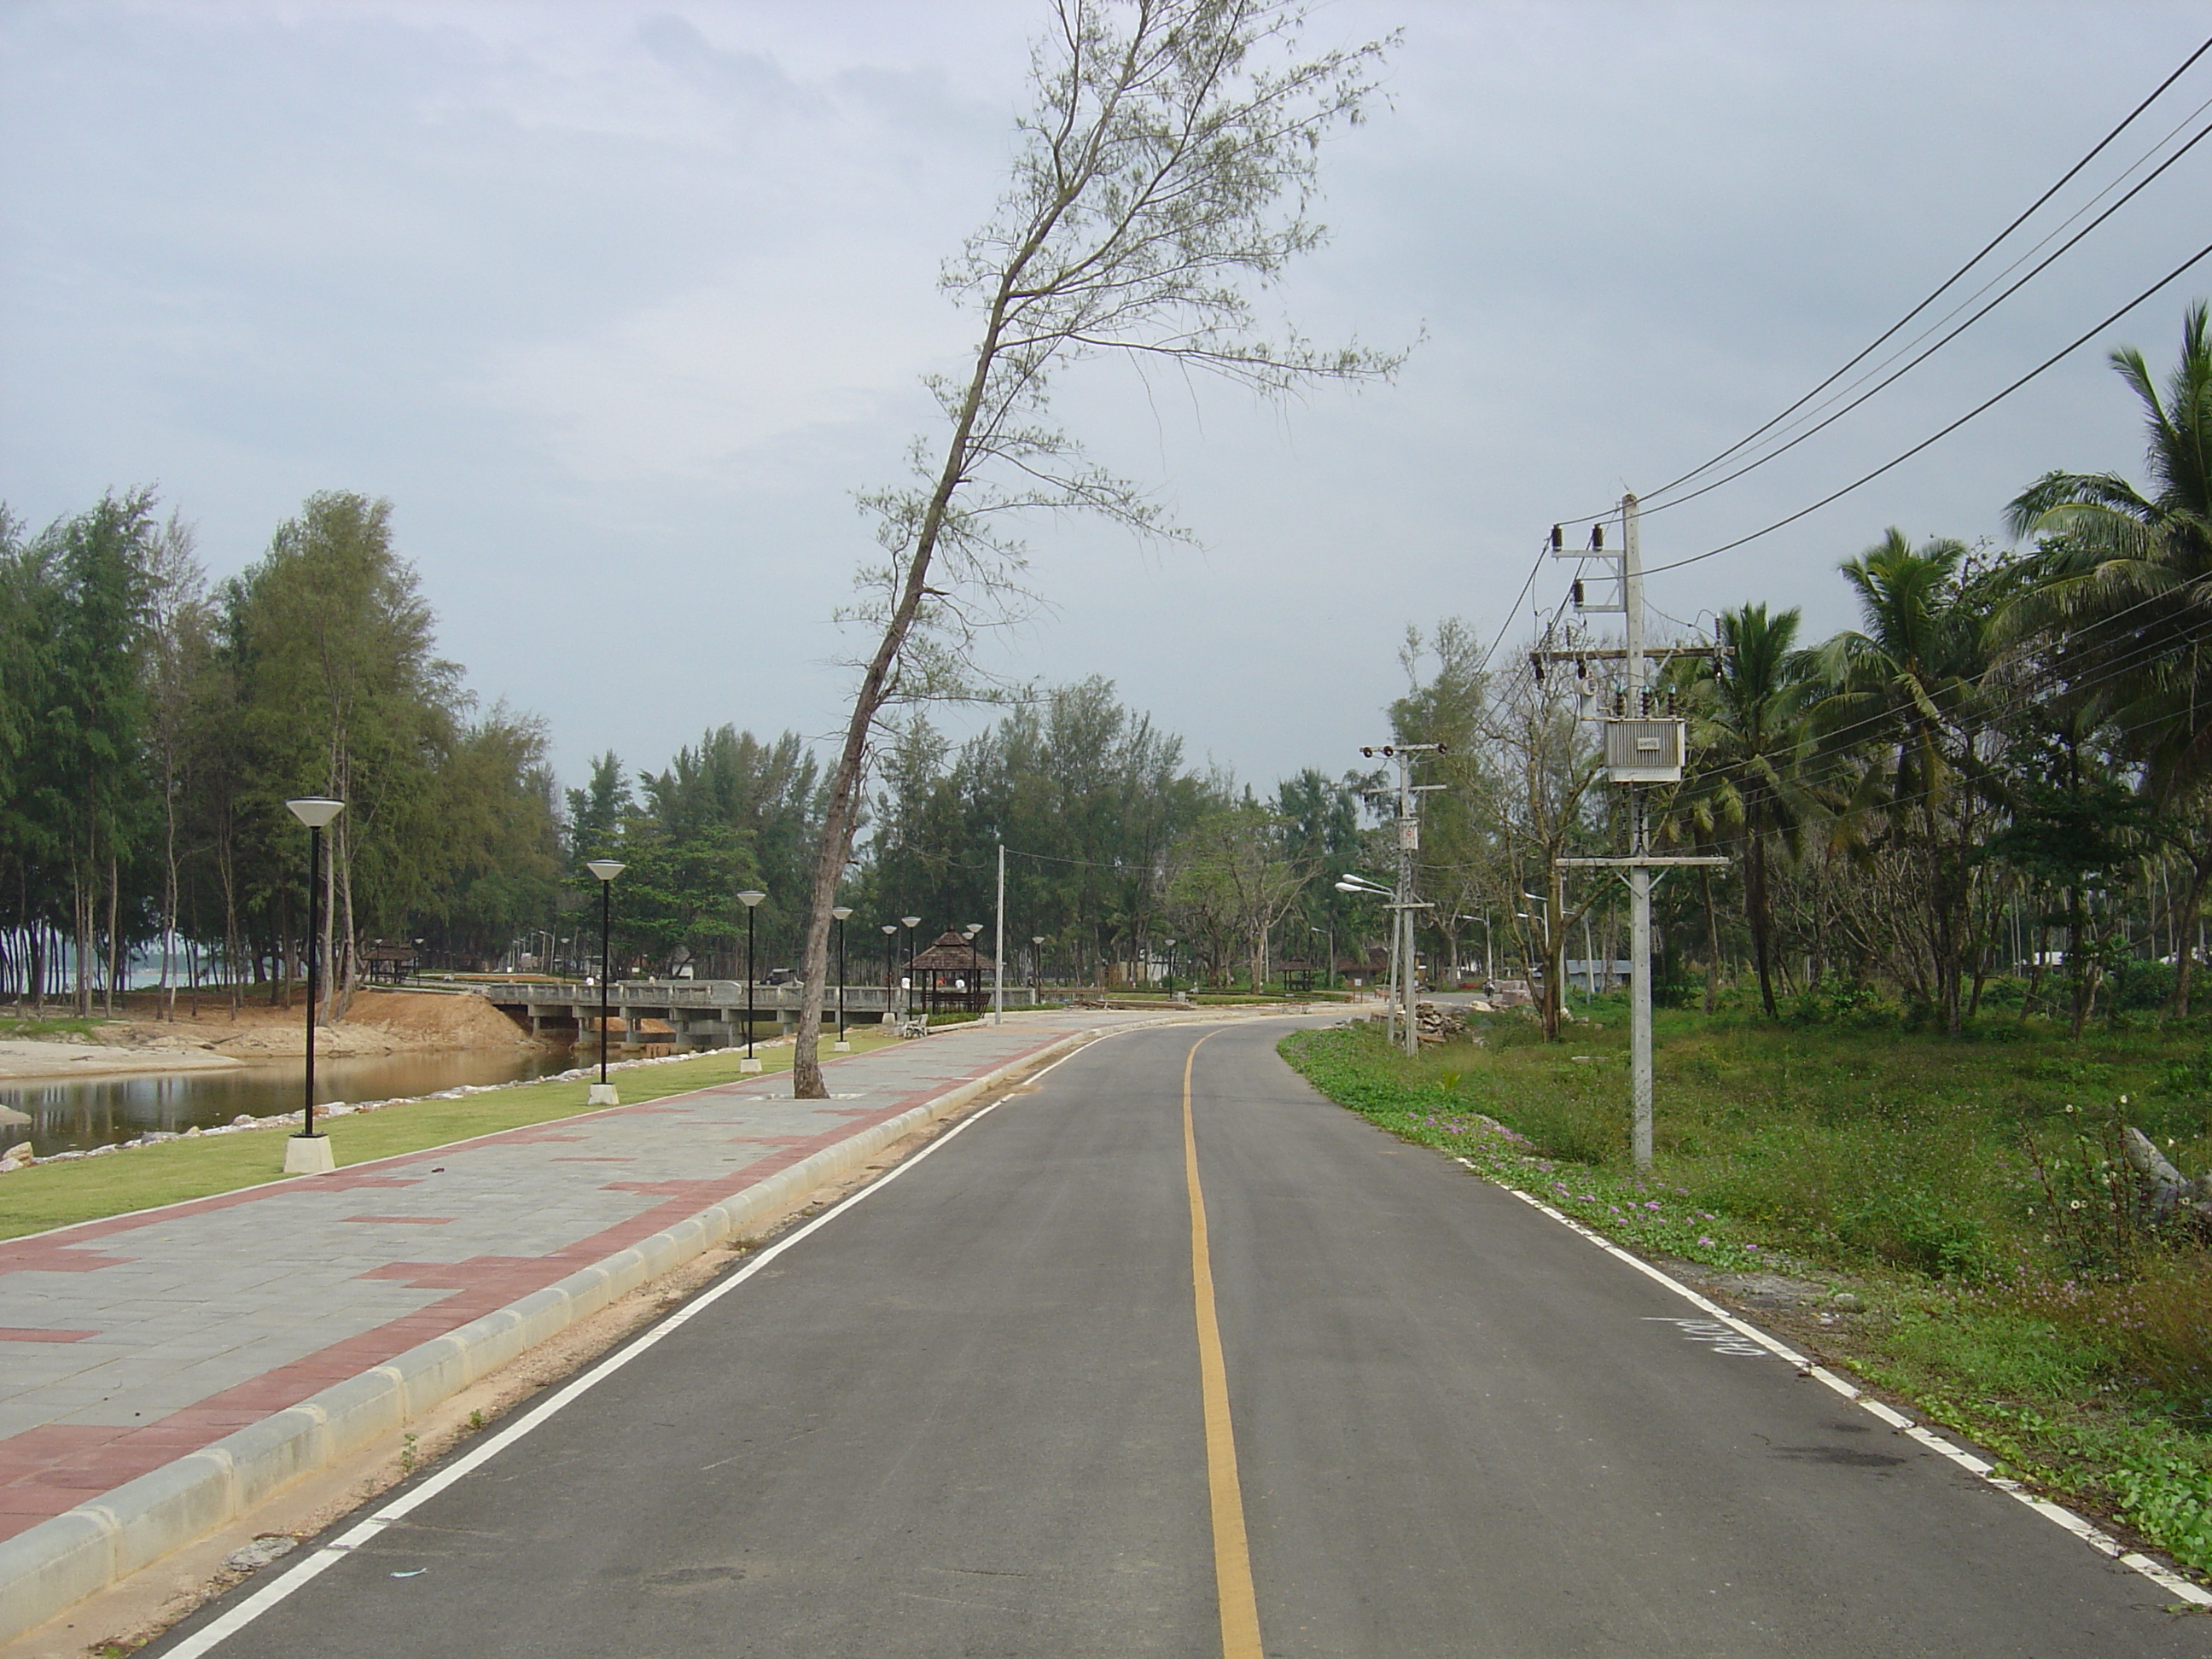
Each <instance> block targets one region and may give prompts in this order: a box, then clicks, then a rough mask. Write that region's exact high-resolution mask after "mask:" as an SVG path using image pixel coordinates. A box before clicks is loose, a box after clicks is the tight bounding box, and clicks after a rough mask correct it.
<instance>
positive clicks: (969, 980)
mask: <svg viewBox="0 0 2212 1659" xmlns="http://www.w3.org/2000/svg"><path fill="white" fill-rule="evenodd" d="M998 965H999V964H998V963H995V962H994V961H992V960H991V958H990V957H987V956H985V955H984V954H983V953H982V952H981V951H979V950H977V949H976V948H975V941H974V940H973V939H969V937H968V936H967V935H966V934H965V933H958V932H956V931H954V930H953V929H951V928H947V929H946V930H945V932H944V933H939V935H938V936H937V942H936V943H935V944H933V945H930V946H929V948H928V949H927V950H925V951H918V952H916V953H915V958H914V960H913V961H912V962H911V963H908V977H909V978H910V979H911V980H912V981H913V982H914V988H915V990H916V991H917V992H920V993H921V995H922V997H923V998H924V1000H923V1002H922V1005H921V1006H922V1008H923V1010H924V1012H927V1013H932V1014H935V1013H942V1012H946V1011H948V1010H955V1009H957V1010H962V1011H964V1012H968V1013H971V1014H980V1013H981V1012H983V1004H984V998H983V975H985V974H987V973H990V972H992V971H993V970H994V969H996V968H997V967H998Z"/></svg>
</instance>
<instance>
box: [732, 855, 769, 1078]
mask: <svg viewBox="0 0 2212 1659" xmlns="http://www.w3.org/2000/svg"><path fill="white" fill-rule="evenodd" d="M767 896H768V895H767V894H766V893H763V892H759V891H753V890H749V891H746V892H743V893H740V894H738V903H740V904H742V905H744V907H745V1057H744V1059H743V1060H739V1061H738V1070H739V1071H740V1072H757V1071H758V1070H760V1068H761V1065H760V1061H759V1060H756V1059H754V1058H753V910H754V908H755V907H757V905H758V904H759V903H760V902H761V901H762V900H763V899H764V898H766V897H767Z"/></svg>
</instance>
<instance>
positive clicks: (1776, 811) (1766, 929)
mask: <svg viewBox="0 0 2212 1659" xmlns="http://www.w3.org/2000/svg"><path fill="white" fill-rule="evenodd" d="M1800 621H1801V617H1800V615H1799V613H1798V612H1797V611H1794V610H1791V611H1781V612H1778V613H1777V614H1774V615H1771V616H1770V615H1769V614H1768V612H1767V609H1766V607H1765V605H1744V606H1743V607H1741V609H1739V610H1735V611H1723V612H1721V614H1720V618H1719V629H1718V631H1719V639H1720V645H1721V654H1720V656H1719V657H1718V658H1717V659H1716V660H1715V662H1714V664H1713V673H1712V678H1711V702H1710V704H1709V707H1710V709H1711V720H1710V721H1709V722H1708V723H1707V724H1705V726H1704V728H1703V730H1704V732H1705V740H1706V742H1707V743H1708V744H1710V748H1709V750H1708V752H1707V754H1706V756H1705V760H1704V762H1703V765H1704V767H1705V769H1706V770H1708V771H1711V772H1713V773H1716V774H1717V775H1718V776H1719V778H1720V779H1722V780H1723V781H1725V783H1726V785H1727V787H1729V789H1730V790H1732V791H1733V792H1734V793H1735V798H1736V802H1737V805H1736V808H1735V812H1734V813H1733V814H1731V815H1730V816H1732V817H1735V820H1736V821H1737V822H1738V823H1740V824H1741V826H1742V830H1743V860H1744V863H1743V908H1744V920H1745V921H1746V922H1747V924H1748V926H1749V927H1750V930H1751V956H1752V963H1753V966H1754V967H1755V968H1756V969H1757V970H1758V974H1759V1006H1761V1007H1762V1008H1764V1009H1765V1011H1766V1013H1767V1017H1768V1018H1773V1016H1774V1013H1775V1006H1774V906H1773V901H1772V898H1771V896H1770V890H1769V886H1768V872H1769V869H1770V861H1771V858H1772V855H1773V853H1774V850H1775V848H1776V847H1777V846H1778V845H1779V846H1782V847H1784V848H1787V847H1790V846H1793V845H1794V844H1795V842H1796V836H1797V832H1798V829H1799V828H1800V826H1801V825H1802V823H1804V821H1805V817H1806V814H1807V811H1808V800H1807V796H1806V792H1805V788H1804V786H1803V782H1802V761H1803V758H1804V755H1805V747H1806V735H1807V733H1806V722H1805V714H1806V710H1807V708H1808V706H1809V703H1810V694H1811V692H1812V691H1813V690H1814V683H1813V681H1812V679H1811V678H1810V677H1809V675H1808V661H1807V659H1806V656H1805V653H1802V652H1801V651H1799V650H1798V649H1797V628H1798V623H1799V622H1800Z"/></svg>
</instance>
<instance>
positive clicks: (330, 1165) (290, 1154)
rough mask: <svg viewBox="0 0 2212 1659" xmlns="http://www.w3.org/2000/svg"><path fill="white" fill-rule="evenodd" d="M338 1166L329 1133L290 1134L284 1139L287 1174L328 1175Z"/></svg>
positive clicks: (285, 1171)
mask: <svg viewBox="0 0 2212 1659" xmlns="http://www.w3.org/2000/svg"><path fill="white" fill-rule="evenodd" d="M337 1167H338V1161H337V1158H336V1157H335V1156H334V1155H333V1154H332V1153H331V1138H330V1137H329V1136H328V1135H289V1136H287V1137H286V1138H285V1141H284V1173H285V1174H286V1175H328V1174H330V1173H331V1170H335V1169H337Z"/></svg>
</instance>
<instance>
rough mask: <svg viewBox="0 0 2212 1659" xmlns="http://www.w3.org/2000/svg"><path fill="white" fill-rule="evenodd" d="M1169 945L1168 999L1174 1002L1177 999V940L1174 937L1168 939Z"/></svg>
mask: <svg viewBox="0 0 2212 1659" xmlns="http://www.w3.org/2000/svg"><path fill="white" fill-rule="evenodd" d="M1167 946H1168V1000H1169V1001H1170V1002H1173V1001H1174V1000H1175V941H1174V940H1173V939H1170V940H1168V942H1167Z"/></svg>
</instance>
